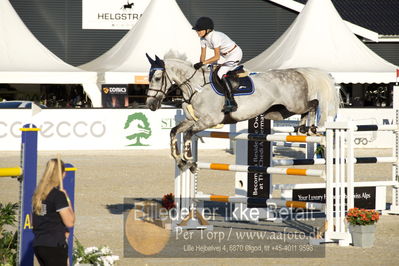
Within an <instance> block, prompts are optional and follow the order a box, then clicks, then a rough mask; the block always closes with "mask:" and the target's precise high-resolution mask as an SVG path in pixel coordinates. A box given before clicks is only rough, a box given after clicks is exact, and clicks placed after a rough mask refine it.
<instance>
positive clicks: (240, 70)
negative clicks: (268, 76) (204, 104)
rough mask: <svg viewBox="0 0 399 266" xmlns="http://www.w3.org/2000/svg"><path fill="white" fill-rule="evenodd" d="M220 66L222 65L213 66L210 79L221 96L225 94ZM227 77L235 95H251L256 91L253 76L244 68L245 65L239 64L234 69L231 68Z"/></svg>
mask: <svg viewBox="0 0 399 266" xmlns="http://www.w3.org/2000/svg"><path fill="white" fill-rule="evenodd" d="M219 68H220V65H218V66H216V67H214V66H213V65H212V66H211V72H210V77H209V81H210V83H211V86H212V88H213V90H214V91H215V92H216V93H217V94H218V95H221V96H224V89H223V88H224V84H223V81H221V80H220V78H219V77H218V75H217V73H218V70H219ZM226 77H227V79H228V80H229V81H230V84H231V87H232V88H231V89H232V93H233V95H234V96H241V95H250V94H253V93H254V91H255V86H254V84H253V82H252V79H251V77H250V76H249V75H248V73H247V72H245V70H244V66H242V65H241V66H238V67H236V68H235V69H233V70H230V71H229V72H227V73H226Z"/></svg>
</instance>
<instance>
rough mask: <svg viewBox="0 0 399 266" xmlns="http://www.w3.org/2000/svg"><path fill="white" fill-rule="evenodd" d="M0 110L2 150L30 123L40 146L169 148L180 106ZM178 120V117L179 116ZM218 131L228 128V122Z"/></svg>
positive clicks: (221, 145)
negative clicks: (37, 133) (171, 132)
mask: <svg viewBox="0 0 399 266" xmlns="http://www.w3.org/2000/svg"><path fill="white" fill-rule="evenodd" d="M32 113H33V112H32V110H29V109H22V110H21V109H20V110H18V109H17V110H12V109H9V110H6V109H3V110H0V117H1V120H0V146H1V150H2V151H19V150H20V148H21V131H20V128H21V127H22V126H23V125H24V124H27V123H33V124H35V125H36V126H37V127H38V128H40V131H39V142H38V149H39V150H48V151H53V150H132V149H169V148H170V130H171V129H172V127H174V126H175V125H176V118H177V117H179V118H180V117H181V114H182V110H181V109H162V110H158V111H156V112H152V111H150V110H149V109H48V110H47V109H42V110H41V111H40V112H39V113H37V114H35V115H32ZM178 121H180V120H178ZM218 130H220V131H229V130H230V128H229V125H227V126H224V127H223V128H221V129H218ZM229 145H230V143H229V141H228V140H225V139H223V140H222V139H206V140H205V143H202V142H199V147H200V148H202V149H228V148H229Z"/></svg>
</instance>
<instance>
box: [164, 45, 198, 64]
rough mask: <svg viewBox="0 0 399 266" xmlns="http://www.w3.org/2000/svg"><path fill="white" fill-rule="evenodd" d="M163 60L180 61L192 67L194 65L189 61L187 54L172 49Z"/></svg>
mask: <svg viewBox="0 0 399 266" xmlns="http://www.w3.org/2000/svg"><path fill="white" fill-rule="evenodd" d="M163 58H164V60H174V61H180V62H182V63H184V64H186V65H189V66H192V63H191V62H190V61H188V60H187V55H186V54H185V53H179V52H177V51H175V50H172V49H171V50H169V51H168V52H167V53H166V54H165V55H164V57H163Z"/></svg>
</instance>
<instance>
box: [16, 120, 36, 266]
mask: <svg viewBox="0 0 399 266" xmlns="http://www.w3.org/2000/svg"><path fill="white" fill-rule="evenodd" d="M21 131H22V146H21V168H22V169H23V174H22V180H21V183H20V186H21V187H20V193H21V194H20V202H21V206H20V217H19V231H18V232H19V238H18V246H19V250H18V265H33V246H32V242H33V232H32V228H33V224H32V196H33V193H34V191H35V188H36V178H37V132H38V131H39V129H38V128H36V126H34V125H24V127H23V128H21Z"/></svg>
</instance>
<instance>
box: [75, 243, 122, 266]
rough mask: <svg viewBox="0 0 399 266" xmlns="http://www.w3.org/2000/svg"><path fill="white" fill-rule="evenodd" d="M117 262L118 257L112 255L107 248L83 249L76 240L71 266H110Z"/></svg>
mask: <svg viewBox="0 0 399 266" xmlns="http://www.w3.org/2000/svg"><path fill="white" fill-rule="evenodd" d="M117 260H119V256H114V255H112V251H111V250H110V249H109V247H107V246H103V247H100V248H98V247H88V248H85V247H83V245H82V244H81V243H80V242H79V240H77V239H76V241H75V246H74V249H73V265H95V266H112V265H115V262H116V261H117Z"/></svg>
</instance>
